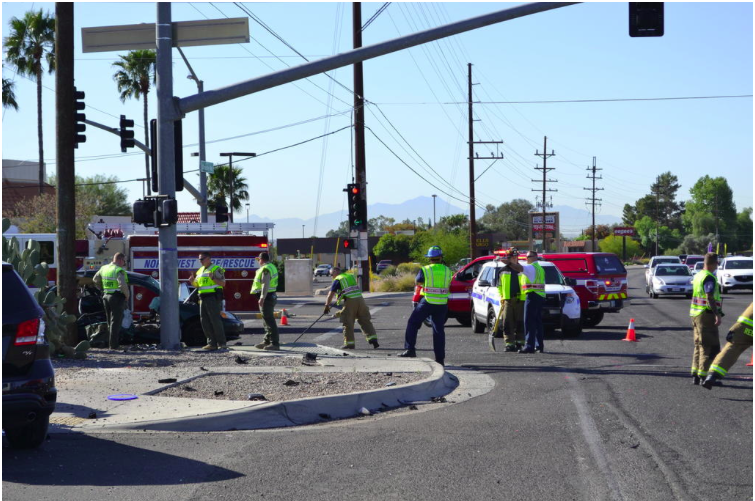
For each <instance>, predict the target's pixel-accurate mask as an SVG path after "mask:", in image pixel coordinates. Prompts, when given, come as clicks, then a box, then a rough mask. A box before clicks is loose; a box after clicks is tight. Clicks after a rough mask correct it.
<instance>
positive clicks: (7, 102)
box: [3, 78, 18, 111]
mask: <svg viewBox="0 0 755 501" xmlns="http://www.w3.org/2000/svg"><path fill="white" fill-rule="evenodd" d="M15 86H16V84H15V83H13V80H8V79H7V78H3V108H13V109H14V110H16V111H18V103H17V102H16V93H15V92H14V91H13V88H14V87H15Z"/></svg>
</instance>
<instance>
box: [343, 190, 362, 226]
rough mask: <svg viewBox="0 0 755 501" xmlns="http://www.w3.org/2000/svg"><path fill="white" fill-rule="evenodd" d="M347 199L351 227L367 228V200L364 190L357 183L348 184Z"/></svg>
mask: <svg viewBox="0 0 755 501" xmlns="http://www.w3.org/2000/svg"><path fill="white" fill-rule="evenodd" d="M345 191H346V199H347V202H348V206H349V229H350V230H357V231H366V230H367V201H366V200H365V198H364V192H363V190H362V188H361V186H359V184H357V183H350V184H347V185H346V190H345Z"/></svg>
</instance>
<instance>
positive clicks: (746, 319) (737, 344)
mask: <svg viewBox="0 0 755 501" xmlns="http://www.w3.org/2000/svg"><path fill="white" fill-rule="evenodd" d="M726 341H727V342H726V346H724V349H723V351H721V353H719V354H718V356H717V357H716V358H715V360H713V363H712V364H710V370H709V371H708V376H707V377H706V378H705V381H703V388H705V389H708V390H710V389H711V388H713V385H714V384H715V383H716V381H717V380H719V379H721V378H724V377H726V374H727V373H728V372H729V369H731V366H732V365H734V363H735V362H736V361H737V359H738V358H739V355H741V354H742V352H744V351H745V350H746V349H747V348H751V347H752V303H750V306H748V307H747V309H746V310H745V311H744V312H743V313H742V314H741V315H739V318H738V319H737V322H736V323H735V324H734V325H732V326H731V329H729V333H728V334H727V335H726Z"/></svg>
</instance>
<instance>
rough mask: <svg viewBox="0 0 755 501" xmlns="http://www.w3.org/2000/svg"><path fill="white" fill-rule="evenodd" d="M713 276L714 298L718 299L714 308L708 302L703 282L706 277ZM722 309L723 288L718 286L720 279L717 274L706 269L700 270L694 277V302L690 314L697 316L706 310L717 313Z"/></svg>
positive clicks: (691, 304)
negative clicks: (718, 279) (717, 278)
mask: <svg viewBox="0 0 755 501" xmlns="http://www.w3.org/2000/svg"><path fill="white" fill-rule="evenodd" d="M708 277H713V284H714V289H713V299H715V301H716V309H713V308H711V307H710V305H709V304H708V295H707V294H706V293H705V289H704V288H703V282H704V281H705V279H706V278H708ZM720 309H721V290H720V289H719V287H718V281H717V280H716V276H715V275H714V274H713V273H711V272H709V271H708V270H706V269H703V270H700V271H699V272H698V273H697V275H695V278H694V279H692V302H691V303H690V305H689V316H690V317H696V316H698V315H699V314H700V313H702V312H704V311H705V310H708V311H712V312H713V313H716V312H717V311H718V310H720Z"/></svg>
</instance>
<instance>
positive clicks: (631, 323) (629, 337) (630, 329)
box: [622, 318, 637, 342]
mask: <svg viewBox="0 0 755 501" xmlns="http://www.w3.org/2000/svg"><path fill="white" fill-rule="evenodd" d="M622 341H635V342H636V341H637V338H636V337H635V335H634V319H633V318H632V319H630V320H629V327H628V328H627V337H625V338H624V339H623V340H622Z"/></svg>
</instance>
